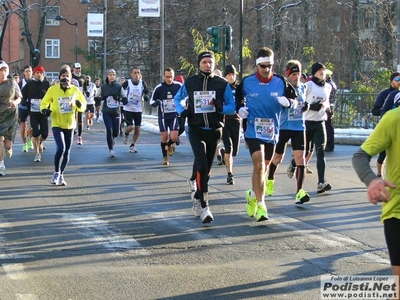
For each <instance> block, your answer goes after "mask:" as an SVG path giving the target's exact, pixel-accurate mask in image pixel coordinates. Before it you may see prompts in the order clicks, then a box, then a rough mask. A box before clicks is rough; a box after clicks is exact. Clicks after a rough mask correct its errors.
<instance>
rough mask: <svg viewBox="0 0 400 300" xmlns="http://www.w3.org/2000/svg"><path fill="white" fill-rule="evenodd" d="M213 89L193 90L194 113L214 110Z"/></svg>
mask: <svg viewBox="0 0 400 300" xmlns="http://www.w3.org/2000/svg"><path fill="white" fill-rule="evenodd" d="M215 95H216V93H215V91H195V92H194V94H193V96H194V98H193V99H194V105H195V106H194V113H195V114H200V113H211V112H215V106H214V102H213V99H215Z"/></svg>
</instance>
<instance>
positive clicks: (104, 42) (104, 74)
mask: <svg viewBox="0 0 400 300" xmlns="http://www.w3.org/2000/svg"><path fill="white" fill-rule="evenodd" d="M80 3H81V4H92V5H93V6H94V7H96V8H97V9H99V10H100V9H101V8H99V7H97V6H96V5H95V4H94V3H90V0H80ZM103 5H104V7H103V11H104V23H103V26H104V27H103V28H104V41H103V45H104V49H103V77H104V80H105V78H106V77H107V0H103Z"/></svg>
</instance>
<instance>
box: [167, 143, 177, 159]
mask: <svg viewBox="0 0 400 300" xmlns="http://www.w3.org/2000/svg"><path fill="white" fill-rule="evenodd" d="M167 152H168V155H169V156H172V155H174V152H175V151H174V148H173V147H172V145H169V146H167Z"/></svg>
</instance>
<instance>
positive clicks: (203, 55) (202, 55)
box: [197, 51, 215, 65]
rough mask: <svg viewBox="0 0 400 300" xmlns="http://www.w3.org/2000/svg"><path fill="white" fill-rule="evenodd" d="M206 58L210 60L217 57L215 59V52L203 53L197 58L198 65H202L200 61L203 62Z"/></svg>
mask: <svg viewBox="0 0 400 300" xmlns="http://www.w3.org/2000/svg"><path fill="white" fill-rule="evenodd" d="M206 57H210V58H212V59H215V57H214V52H212V51H203V52H201V53H200V54H199V55H198V56H197V64H198V65H200V61H201V60H202V59H203V58H206Z"/></svg>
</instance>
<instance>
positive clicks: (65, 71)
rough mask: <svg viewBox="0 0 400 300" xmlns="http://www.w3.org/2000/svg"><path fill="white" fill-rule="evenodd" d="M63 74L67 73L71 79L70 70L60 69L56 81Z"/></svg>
mask: <svg viewBox="0 0 400 300" xmlns="http://www.w3.org/2000/svg"><path fill="white" fill-rule="evenodd" d="M65 73H68V74H69V76H70V77H71V69H69V68H62V69H61V70H60V73H59V74H58V79H60V78H61V75H62V74H65Z"/></svg>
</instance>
